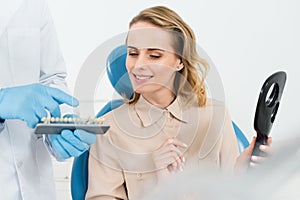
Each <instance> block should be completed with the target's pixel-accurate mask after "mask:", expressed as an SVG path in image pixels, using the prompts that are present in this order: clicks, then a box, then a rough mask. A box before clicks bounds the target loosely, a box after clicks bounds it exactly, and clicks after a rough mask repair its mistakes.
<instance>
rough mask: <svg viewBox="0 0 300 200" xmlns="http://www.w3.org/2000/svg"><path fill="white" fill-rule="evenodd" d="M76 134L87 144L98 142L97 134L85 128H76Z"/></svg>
mask: <svg viewBox="0 0 300 200" xmlns="http://www.w3.org/2000/svg"><path fill="white" fill-rule="evenodd" d="M74 135H75V136H77V137H78V138H79V139H80V140H81V141H83V142H84V143H87V144H89V145H90V144H93V143H94V142H96V135H95V134H94V133H89V132H87V131H84V130H80V129H76V130H75V131H74Z"/></svg>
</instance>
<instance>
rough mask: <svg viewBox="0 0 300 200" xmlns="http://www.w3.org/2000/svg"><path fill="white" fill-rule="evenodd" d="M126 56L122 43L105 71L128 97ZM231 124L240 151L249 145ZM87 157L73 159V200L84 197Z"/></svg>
mask: <svg viewBox="0 0 300 200" xmlns="http://www.w3.org/2000/svg"><path fill="white" fill-rule="evenodd" d="M126 56H127V48H126V46H123V45H122V46H119V47H117V48H115V49H114V50H113V51H112V52H111V53H110V55H109V56H108V59H107V63H106V72H107V74H108V77H109V80H110V82H111V84H112V86H113V87H114V89H115V90H116V91H117V92H118V94H120V95H126V97H128V98H130V97H131V96H132V94H133V90H132V87H131V83H130V79H129V76H128V74H127V70H126V66H125V63H126ZM122 104H123V101H122V99H114V100H111V101H110V102H108V103H107V104H106V105H105V106H104V107H103V108H102V109H101V110H100V111H99V113H98V114H97V117H101V116H103V115H104V114H106V113H107V112H109V111H111V110H113V109H115V108H117V107H119V106H121V105H122ZM232 124H233V127H234V131H235V134H236V137H237V140H238V146H239V150H240V152H242V151H243V150H244V149H245V148H246V147H247V146H248V145H249V142H248V140H247V138H246V137H245V135H244V134H243V132H242V131H241V130H240V128H239V127H238V126H237V125H236V124H235V123H234V122H232ZM88 158H89V151H86V152H85V153H83V154H82V155H80V156H79V157H77V158H75V159H74V161H73V166H72V172H71V194H72V199H73V200H84V199H85V193H86V191H87V187H88Z"/></svg>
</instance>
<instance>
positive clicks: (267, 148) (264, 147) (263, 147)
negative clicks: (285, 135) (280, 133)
mask: <svg viewBox="0 0 300 200" xmlns="http://www.w3.org/2000/svg"><path fill="white" fill-rule="evenodd" d="M259 150H261V151H262V152H264V153H265V154H267V155H268V154H270V153H271V147H270V146H268V145H259Z"/></svg>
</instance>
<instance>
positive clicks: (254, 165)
mask: <svg viewBox="0 0 300 200" xmlns="http://www.w3.org/2000/svg"><path fill="white" fill-rule="evenodd" d="M249 167H250V168H257V167H258V164H256V163H254V162H250V164H249Z"/></svg>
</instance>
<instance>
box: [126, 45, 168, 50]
mask: <svg viewBox="0 0 300 200" xmlns="http://www.w3.org/2000/svg"><path fill="white" fill-rule="evenodd" d="M127 48H130V49H135V50H138V48H137V47H134V46H127ZM147 51H165V50H164V49H159V48H147Z"/></svg>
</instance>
